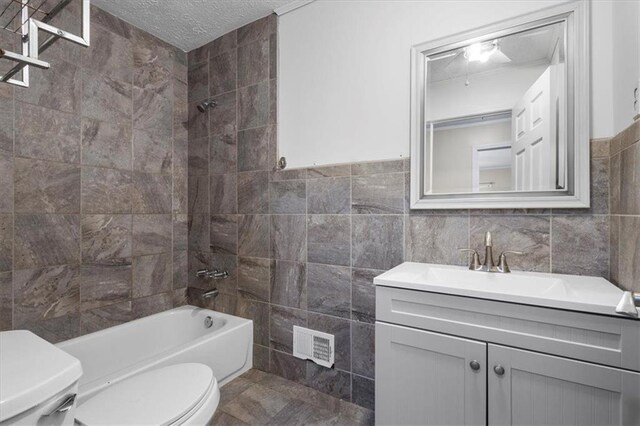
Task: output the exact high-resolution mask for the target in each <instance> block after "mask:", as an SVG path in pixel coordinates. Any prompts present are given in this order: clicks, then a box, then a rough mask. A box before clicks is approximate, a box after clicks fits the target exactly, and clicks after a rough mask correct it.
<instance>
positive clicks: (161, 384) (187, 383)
mask: <svg viewBox="0 0 640 426" xmlns="http://www.w3.org/2000/svg"><path fill="white" fill-rule="evenodd" d="M219 401H220V390H219V388H218V382H217V380H216V378H215V377H214V375H213V372H212V371H211V368H209V367H208V366H206V365H204V364H196V363H188V364H175V365H170V366H167V367H161V368H157V369H153V370H149V371H146V372H144V373H141V374H138V375H136V376H132V377H130V378H128V379H125V380H122V381H120V382H117V383H115V384H113V385H111V386H109V387H108V388H106V389H105V390H103V391H101V392H100V393H98V394H96V395H94V396H92V397H90V398H89V399H87V400H86V401H84V402H83V403H82V404H80V405H79V406H78V408H77V410H76V422H77V423H78V424H81V425H86V426H94V425H109V426H115V425H172V426H173V425H204V424H207V423H208V422H209V420H211V418H212V417H213V414H214V412H215V410H216V408H217V407H218V402H219Z"/></svg>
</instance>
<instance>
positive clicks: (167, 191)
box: [131, 173, 171, 213]
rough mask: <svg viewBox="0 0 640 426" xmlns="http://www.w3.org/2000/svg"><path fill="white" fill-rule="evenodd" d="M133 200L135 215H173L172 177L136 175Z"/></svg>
mask: <svg viewBox="0 0 640 426" xmlns="http://www.w3.org/2000/svg"><path fill="white" fill-rule="evenodd" d="M131 198H132V203H131V204H132V210H133V212H134V213H171V176H167V175H155V174H150V173H134V174H133V188H132V197H131Z"/></svg>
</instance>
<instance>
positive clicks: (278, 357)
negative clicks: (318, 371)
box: [270, 350, 307, 383]
mask: <svg viewBox="0 0 640 426" xmlns="http://www.w3.org/2000/svg"><path fill="white" fill-rule="evenodd" d="M270 362H271V364H270V372H271V373H273V374H277V375H278V376H280V377H283V378H285V379H287V380H291V381H294V382H297V383H302V382H303V381H304V380H305V377H306V375H307V363H306V361H304V360H302V359H300V358H294V357H293V355H291V354H288V353H285V352H281V351H277V350H272V351H271V359H270Z"/></svg>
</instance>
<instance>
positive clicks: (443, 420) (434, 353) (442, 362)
mask: <svg viewBox="0 0 640 426" xmlns="http://www.w3.org/2000/svg"><path fill="white" fill-rule="evenodd" d="M486 358H487V345H486V343H482V342H476V341H473V340H468V339H461V338H458V337H451V336H446V335H444V334H438V333H430V332H428V331H422V330H415V329H412V328H407V327H400V326H397V325H391V324H382V323H378V324H376V364H377V365H383V366H384V367H382V368H378V369H377V370H376V381H377V382H381V383H383V384H384V386H378V387H377V389H376V392H377V395H376V422H377V423H378V424H382V425H392V424H398V425H409V424H420V425H483V424H485V422H486V416H487V413H486V409H487V403H486V401H487V399H486V386H487V375H486V372H485V369H486V365H487V363H486ZM471 365H473V367H474V368H475V369H474V368H471Z"/></svg>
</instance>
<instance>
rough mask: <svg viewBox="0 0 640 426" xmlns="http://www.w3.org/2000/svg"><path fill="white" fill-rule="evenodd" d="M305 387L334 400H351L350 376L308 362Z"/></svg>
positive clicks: (343, 372)
mask: <svg viewBox="0 0 640 426" xmlns="http://www.w3.org/2000/svg"><path fill="white" fill-rule="evenodd" d="M305 385H306V386H309V387H311V388H313V389H315V390H318V391H320V392H322V393H326V394H328V395H331V396H334V397H336V398H341V399H345V400H350V399H351V374H349V373H347V372H346V371H341V370H338V369H327V368H324V367H322V366H319V365H318V364H315V363H312V362H308V363H307V373H306V379H305Z"/></svg>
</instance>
